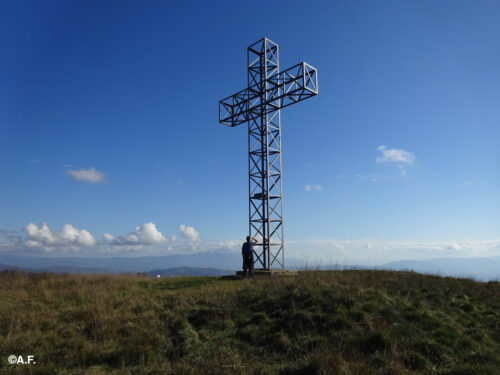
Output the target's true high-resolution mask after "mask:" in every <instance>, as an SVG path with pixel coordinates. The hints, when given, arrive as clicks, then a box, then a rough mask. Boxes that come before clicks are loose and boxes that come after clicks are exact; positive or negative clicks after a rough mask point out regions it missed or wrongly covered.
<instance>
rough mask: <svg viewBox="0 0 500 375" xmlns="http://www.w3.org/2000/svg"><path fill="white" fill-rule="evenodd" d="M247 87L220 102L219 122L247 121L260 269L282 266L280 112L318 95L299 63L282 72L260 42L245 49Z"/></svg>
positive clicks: (311, 74) (309, 70) (252, 226)
mask: <svg viewBox="0 0 500 375" xmlns="http://www.w3.org/2000/svg"><path fill="white" fill-rule="evenodd" d="M247 65H248V66H247V68H248V69H247V84H248V86H247V88H246V89H244V90H241V91H239V92H237V93H236V94H234V95H231V96H229V97H227V98H225V99H223V100H221V101H220V102H219V122H220V123H221V124H223V125H228V126H231V127H234V126H237V125H241V124H243V123H248V175H249V178H248V182H249V183H248V192H249V204H248V208H249V213H248V216H249V234H250V235H251V236H254V237H256V238H258V239H259V243H258V244H257V247H256V250H255V255H256V262H257V264H258V265H260V267H261V268H263V269H271V268H284V266H285V262H284V254H285V249H284V230H283V199H282V178H281V112H280V109H281V108H285V107H287V106H289V105H292V104H295V103H298V102H300V101H302V100H304V99H307V98H310V97H312V96H314V95H317V94H318V74H317V71H316V69H315V68H313V67H312V66H311V65H309V64H307V63H305V62H301V63H299V64H297V65H294V66H292V67H291V68H289V69H287V70H284V71H282V72H280V70H279V48H278V45H277V44H276V43H274V42H272V41H270V40H269V39H267V38H263V39H261V40H259V41H257V42H255V43H254V44H252V45H251V46H250V47H248V49H247Z"/></svg>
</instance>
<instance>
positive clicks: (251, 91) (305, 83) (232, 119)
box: [219, 62, 318, 126]
mask: <svg viewBox="0 0 500 375" xmlns="http://www.w3.org/2000/svg"><path fill="white" fill-rule="evenodd" d="M317 94H318V72H317V70H316V69H315V68H313V67H312V66H311V65H309V64H307V63H305V62H301V63H299V64H297V65H295V66H292V67H291V68H289V69H287V70H285V71H282V72H280V73H276V74H275V75H273V76H271V77H269V78H268V79H267V80H265V81H263V82H259V83H257V84H255V85H253V86H250V87H248V88H246V89H244V90H241V91H239V92H237V93H236V94H234V95H231V96H229V97H227V98H225V99H222V100H221V101H220V102H219V122H220V123H221V124H223V125H228V126H236V125H240V124H243V123H245V122H247V121H249V120H250V119H252V118H254V117H258V116H261V115H262V114H263V112H265V111H274V110H278V109H280V108H284V107H288V106H289V105H292V104H295V103H298V102H300V101H302V100H304V99H307V98H310V97H312V96H314V95H317Z"/></svg>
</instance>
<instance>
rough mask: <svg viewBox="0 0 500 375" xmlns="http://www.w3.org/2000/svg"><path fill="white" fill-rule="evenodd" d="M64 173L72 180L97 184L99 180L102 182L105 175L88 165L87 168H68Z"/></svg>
mask: <svg viewBox="0 0 500 375" xmlns="http://www.w3.org/2000/svg"><path fill="white" fill-rule="evenodd" d="M66 173H67V174H68V176H69V177H70V178H71V179H72V180H75V181H83V182H89V183H91V184H98V183H99V182H104V181H105V179H106V175H105V174H104V173H102V172H99V171H98V170H97V169H95V168H94V167H90V168H89V169H69V170H67V171H66Z"/></svg>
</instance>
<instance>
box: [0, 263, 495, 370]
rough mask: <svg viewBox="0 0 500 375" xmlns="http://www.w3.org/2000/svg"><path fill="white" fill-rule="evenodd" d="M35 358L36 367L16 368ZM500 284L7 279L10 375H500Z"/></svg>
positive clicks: (393, 279)
mask: <svg viewBox="0 0 500 375" xmlns="http://www.w3.org/2000/svg"><path fill="white" fill-rule="evenodd" d="M10 354H17V355H28V354H33V355H35V358H36V365H33V366H27V365H25V366H22V365H9V364H8V363H7V357H8V356H9V355H10ZM498 369H500V284H499V283H496V282H492V283H478V282H474V281H471V280H462V279H454V278H441V277H434V276H423V275H418V274H414V273H408V272H385V271H328V272H327V271H325V272H321V271H314V272H301V273H299V275H298V276H294V277H271V278H261V279H254V280H244V281H229V280H221V279H220V278H216V277H196V278H175V279H159V280H158V279H148V278H145V277H136V276H85V275H54V274H26V273H12V272H7V273H1V274H0V373H1V374H23V373H26V374H31V373H33V374H200V373H202V374H421V373H424V374H450V375H451V374H455V375H458V374H499V373H500V371H499V370H498Z"/></svg>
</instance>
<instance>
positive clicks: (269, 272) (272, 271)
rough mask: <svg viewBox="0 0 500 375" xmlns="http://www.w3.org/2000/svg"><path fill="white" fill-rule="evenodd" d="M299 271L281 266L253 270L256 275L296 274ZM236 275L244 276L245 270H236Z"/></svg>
mask: <svg viewBox="0 0 500 375" xmlns="http://www.w3.org/2000/svg"><path fill="white" fill-rule="evenodd" d="M297 274H298V271H292V270H283V269H280V268H272V269H270V270H264V269H257V270H253V275H254V276H258V277H261V276H296V275H297ZM236 276H240V277H243V271H236Z"/></svg>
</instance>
